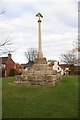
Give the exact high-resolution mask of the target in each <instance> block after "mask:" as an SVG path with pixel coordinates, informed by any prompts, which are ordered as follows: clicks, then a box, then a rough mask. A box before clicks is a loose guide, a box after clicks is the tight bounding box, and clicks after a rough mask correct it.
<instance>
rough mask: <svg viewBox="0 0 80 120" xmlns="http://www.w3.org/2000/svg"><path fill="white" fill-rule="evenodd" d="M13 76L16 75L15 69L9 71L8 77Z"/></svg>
mask: <svg viewBox="0 0 80 120" xmlns="http://www.w3.org/2000/svg"><path fill="white" fill-rule="evenodd" d="M15 75H17V71H16V69H14V68H12V69H11V70H10V74H9V76H15Z"/></svg>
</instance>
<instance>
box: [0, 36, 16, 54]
mask: <svg viewBox="0 0 80 120" xmlns="http://www.w3.org/2000/svg"><path fill="white" fill-rule="evenodd" d="M0 37H1V36H0ZM12 45H13V43H12V42H11V39H9V37H8V36H7V37H5V36H3V37H1V40H0V54H1V55H2V54H6V53H9V52H13V51H14V50H12V48H11V46H12Z"/></svg>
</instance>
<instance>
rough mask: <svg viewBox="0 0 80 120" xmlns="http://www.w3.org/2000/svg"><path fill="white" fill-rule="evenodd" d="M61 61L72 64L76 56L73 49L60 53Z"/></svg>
mask: <svg viewBox="0 0 80 120" xmlns="http://www.w3.org/2000/svg"><path fill="white" fill-rule="evenodd" d="M60 59H61V61H62V62H63V63H66V64H74V62H75V59H76V56H75V53H74V51H73V50H71V51H68V52H67V53H65V54H61V58H60Z"/></svg>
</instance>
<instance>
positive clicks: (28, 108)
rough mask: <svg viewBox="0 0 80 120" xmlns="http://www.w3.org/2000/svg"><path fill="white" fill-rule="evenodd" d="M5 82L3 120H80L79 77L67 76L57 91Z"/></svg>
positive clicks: (50, 88)
mask: <svg viewBox="0 0 80 120" xmlns="http://www.w3.org/2000/svg"><path fill="white" fill-rule="evenodd" d="M13 80H14V78H12V77H9V78H3V89H2V91H3V96H2V97H3V100H2V115H3V118H5V117H8V118H77V117H78V77H77V76H64V77H63V79H62V80H61V81H60V83H58V84H57V86H55V87H33V86H26V85H23V84H14V83H13Z"/></svg>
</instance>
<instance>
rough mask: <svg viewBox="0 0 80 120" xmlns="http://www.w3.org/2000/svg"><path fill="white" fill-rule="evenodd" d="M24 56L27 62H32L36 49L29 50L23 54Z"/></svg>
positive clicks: (35, 55)
mask: <svg viewBox="0 0 80 120" xmlns="http://www.w3.org/2000/svg"><path fill="white" fill-rule="evenodd" d="M25 56H26V58H27V60H28V62H29V61H34V59H35V58H36V57H37V49H36V48H29V49H28V51H27V52H25Z"/></svg>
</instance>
